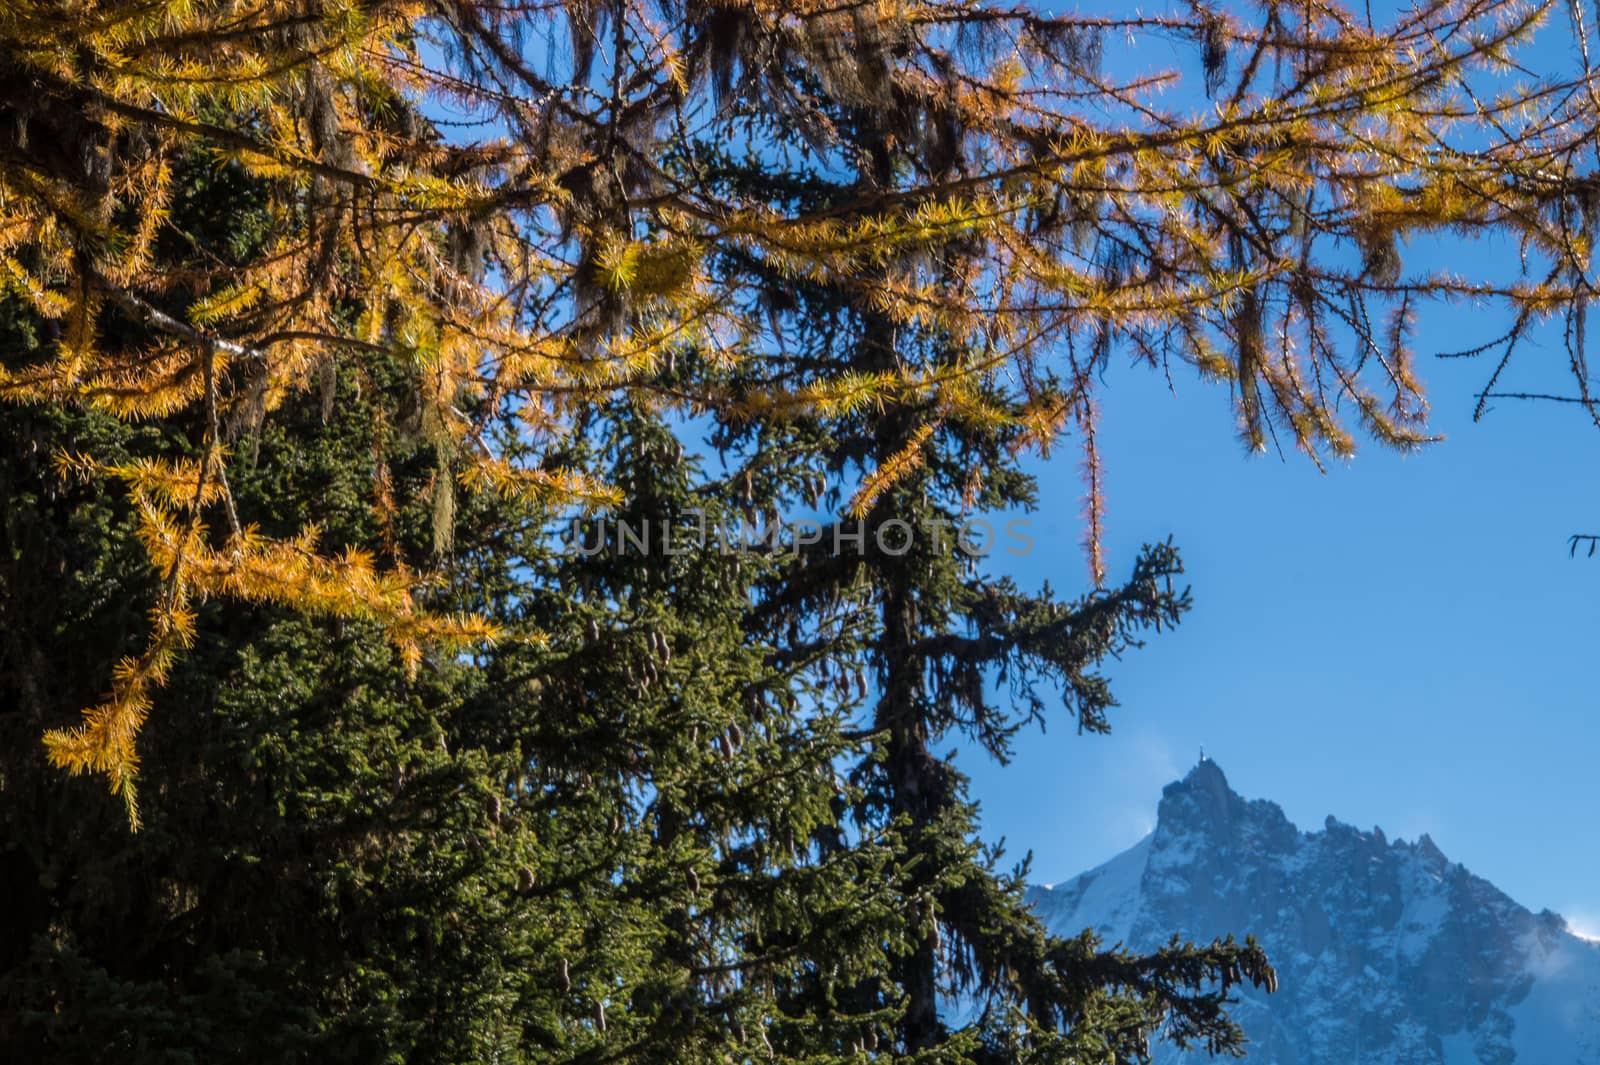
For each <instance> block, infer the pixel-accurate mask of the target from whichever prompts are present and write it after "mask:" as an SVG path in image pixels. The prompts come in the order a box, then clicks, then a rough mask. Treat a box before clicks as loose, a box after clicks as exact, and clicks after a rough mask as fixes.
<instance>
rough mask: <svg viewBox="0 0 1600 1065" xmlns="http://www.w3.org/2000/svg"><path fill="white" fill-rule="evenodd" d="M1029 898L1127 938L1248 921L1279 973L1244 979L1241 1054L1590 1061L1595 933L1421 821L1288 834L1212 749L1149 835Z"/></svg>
mask: <svg viewBox="0 0 1600 1065" xmlns="http://www.w3.org/2000/svg"><path fill="white" fill-rule="evenodd" d="M1030 898H1031V899H1032V901H1033V903H1034V906H1035V908H1036V909H1037V911H1038V912H1039V914H1040V916H1041V917H1043V919H1044V920H1045V922H1046V923H1047V924H1048V925H1049V926H1050V928H1051V929H1052V930H1053V931H1055V932H1057V933H1060V934H1063V935H1072V934H1076V933H1077V932H1079V931H1081V930H1083V929H1084V928H1089V927H1093V928H1096V929H1097V930H1099V931H1100V933H1101V934H1102V935H1103V936H1104V937H1105V938H1106V940H1107V942H1108V943H1115V942H1122V943H1125V944H1127V945H1128V946H1129V947H1131V948H1133V949H1137V950H1149V949H1153V948H1155V947H1157V946H1160V945H1161V944H1163V943H1165V942H1166V941H1167V940H1168V939H1169V938H1170V937H1171V936H1172V934H1173V933H1174V932H1176V933H1178V934H1180V935H1182V936H1183V937H1184V938H1185V939H1194V940H1210V939H1212V938H1214V937H1216V936H1221V935H1226V934H1227V933H1229V932H1232V933H1235V934H1236V935H1238V936H1239V937H1240V938H1243V937H1244V935H1246V934H1251V935H1254V936H1255V937H1256V938H1257V939H1258V940H1260V941H1261V943H1262V945H1263V946H1265V947H1266V948H1267V950H1268V952H1269V953H1270V954H1271V955H1272V960H1273V963H1274V965H1276V966H1277V969H1278V976H1279V988H1278V992H1277V994H1275V995H1270V996H1269V995H1265V994H1262V993H1259V992H1255V991H1250V990H1247V991H1245V992H1243V994H1242V1002H1241V1004H1240V1006H1239V1007H1238V1009H1237V1012H1236V1016H1237V1017H1238V1018H1239V1020H1240V1022H1241V1023H1242V1024H1243V1025H1244V1028H1245V1031H1246V1033H1247V1034H1248V1035H1249V1036H1250V1038H1251V1040H1252V1045H1251V1048H1250V1053H1249V1055H1248V1057H1247V1058H1246V1061H1247V1062H1248V1063H1249V1065H1600V945H1597V944H1595V943H1592V942H1590V941H1588V940H1584V939H1581V938H1579V937H1578V936H1576V935H1574V934H1572V932H1571V931H1570V930H1569V929H1568V928H1567V925H1566V922H1565V921H1564V920H1562V918H1561V917H1559V916H1557V915H1556V914H1553V913H1550V912H1548V911H1546V912H1543V913H1538V914H1535V913H1531V912H1529V911H1528V910H1527V909H1526V908H1524V907H1522V906H1520V905H1518V904H1517V903H1516V902H1514V901H1512V900H1511V899H1510V898H1508V897H1506V895H1505V894H1503V893H1502V892H1500V891H1499V890H1498V889H1496V888H1495V887H1494V885H1492V884H1490V883H1489V882H1488V881H1486V880H1483V879H1481V878H1480V877H1476V876H1473V875H1472V874H1471V873H1469V872H1468V871H1467V870H1466V869H1464V868H1463V867H1462V866H1460V865H1459V864H1456V863H1453V862H1451V861H1450V860H1449V859H1448V858H1446V857H1445V855H1444V854H1443V853H1441V852H1440V850H1439V848H1438V847H1437V846H1435V845H1434V843H1433V841H1432V840H1431V839H1429V838H1428V837H1427V836H1426V835H1424V836H1422V837H1420V838H1419V839H1418V840H1417V841H1416V842H1414V843H1408V842H1406V841H1403V840H1394V841H1390V840H1389V839H1387V838H1386V837H1385V836H1384V834H1383V831H1382V830H1381V829H1376V828H1375V829H1373V830H1372V831H1371V832H1363V831H1361V830H1359V829H1356V828H1354V827H1352V826H1350V825H1346V824H1342V823H1340V822H1339V821H1337V820H1335V819H1334V818H1332V817H1329V818H1328V819H1327V821H1326V823H1325V824H1324V826H1323V829H1322V831H1320V832H1302V831H1300V830H1299V829H1297V828H1296V827H1295V826H1294V825H1293V824H1292V823H1291V822H1290V821H1289V819H1288V818H1287V817H1285V816H1284V813H1283V811H1282V810H1281V809H1280V808H1279V807H1278V806H1277V805H1276V804H1275V803H1271V802H1267V801H1264V800H1260V799H1257V800H1253V801H1251V800H1246V799H1244V798H1241V797H1240V796H1239V795H1238V794H1237V793H1235V792H1234V791H1233V789H1232V788H1231V787H1229V785H1228V780H1227V777H1226V776H1225V775H1224V774H1223V771H1222V768H1221V767H1220V766H1219V765H1217V763H1216V762H1215V761H1212V760H1209V759H1202V760H1201V762H1200V763H1199V764H1198V765H1196V766H1195V767H1194V768H1193V769H1192V770H1190V772H1189V774H1188V775H1187V776H1186V777H1184V778H1183V779H1182V780H1179V781H1175V782H1173V783H1171V784H1169V785H1167V786H1166V788H1165V789H1163V791H1162V795H1161V804H1160V808H1159V813H1158V816H1157V822H1156V827H1155V830H1154V831H1152V832H1151V833H1150V835H1148V836H1146V837H1145V838H1144V839H1143V840H1141V841H1140V842H1139V843H1137V844H1136V845H1134V846H1133V847H1132V848H1131V849H1129V850H1127V851H1125V852H1123V853H1122V854H1120V855H1118V856H1117V857H1115V858H1113V859H1111V861H1109V862H1107V863H1105V864H1104V865H1102V866H1100V867H1098V868H1096V869H1092V870H1090V871H1089V872H1087V873H1084V874H1082V875H1081V876H1078V877H1076V878H1074V879H1073V880H1070V881H1067V882H1066V883H1063V884H1057V885H1054V886H1052V887H1048V888H1034V889H1031V891H1030ZM1207 1060H1210V1059H1209V1058H1208V1057H1207V1056H1206V1055H1204V1054H1203V1053H1200V1052H1190V1053H1187V1054H1185V1053H1184V1052H1181V1051H1178V1050H1176V1049H1175V1048H1172V1047H1170V1046H1167V1045H1162V1046H1160V1047H1158V1048H1156V1049H1155V1055H1154V1061H1155V1063H1156V1065H1180V1063H1184V1065H1187V1063H1190V1062H1200V1061H1207Z"/></svg>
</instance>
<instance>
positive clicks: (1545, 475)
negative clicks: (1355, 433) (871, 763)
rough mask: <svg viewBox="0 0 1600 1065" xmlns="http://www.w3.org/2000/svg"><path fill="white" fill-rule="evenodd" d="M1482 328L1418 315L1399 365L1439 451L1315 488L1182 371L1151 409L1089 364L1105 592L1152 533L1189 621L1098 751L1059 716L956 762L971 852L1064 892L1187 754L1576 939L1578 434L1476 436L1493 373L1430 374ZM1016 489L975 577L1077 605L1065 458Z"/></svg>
mask: <svg viewBox="0 0 1600 1065" xmlns="http://www.w3.org/2000/svg"><path fill="white" fill-rule="evenodd" d="M1442 250H1443V249H1434V250H1433V252H1434V253H1437V252H1440V251H1442ZM1454 254H1456V255H1458V256H1460V255H1463V254H1465V255H1469V256H1478V257H1484V256H1487V257H1491V258H1492V257H1495V256H1504V255H1506V254H1508V250H1507V249H1505V248H1495V247H1491V246H1484V245H1478V246H1473V247H1469V248H1466V249H1462V248H1461V247H1460V246H1457V247H1456V248H1455V252H1454ZM1428 257H1429V258H1431V257H1432V254H1430V255H1429V256H1428ZM1505 320H1506V319H1505V316H1504V314H1503V313H1501V312H1499V311H1496V310H1493V309H1483V308H1477V309H1475V308H1473V307H1471V306H1467V305H1459V304H1458V305H1451V306H1435V307H1431V308H1428V309H1426V310H1424V311H1423V313H1422V314H1421V315H1420V317H1419V326H1420V328H1419V330H1418V334H1417V337H1418V342H1417V345H1416V350H1417V354H1418V356H1419V362H1420V363H1421V364H1422V369H1423V371H1424V373H1425V376H1426V380H1427V381H1428V383H1429V385H1430V398H1431V399H1432V402H1433V405H1434V417H1435V423H1434V424H1435V428H1436V429H1438V430H1440V431H1442V432H1444V433H1445V434H1446V435H1447V439H1446V440H1444V441H1443V442H1441V443H1438V444H1434V445H1432V446H1430V447H1428V448H1426V449H1424V450H1423V451H1422V452H1421V453H1418V454H1412V455H1409V456H1399V455H1396V454H1394V453H1392V452H1386V451H1384V450H1382V449H1380V448H1379V447H1378V446H1377V445H1375V444H1369V445H1367V446H1366V447H1364V448H1363V449H1362V452H1361V453H1360V454H1359V455H1358V456H1357V457H1356V458H1355V459H1354V460H1353V461H1352V462H1350V463H1348V464H1335V465H1333V466H1331V467H1330V469H1329V472H1328V473H1327V474H1325V475H1324V474H1320V473H1318V472H1317V470H1316V468H1315V467H1314V466H1313V465H1312V464H1311V463H1310V462H1309V461H1307V460H1306V459H1304V458H1302V457H1300V456H1297V455H1293V454H1290V455H1288V456H1287V458H1285V459H1282V460H1280V459H1279V457H1278V456H1277V455H1275V454H1272V455H1247V454H1246V453H1245V452H1244V450H1243V449H1242V447H1241V446H1240V444H1239V443H1238V440H1237V438H1236V436H1235V435H1234V430H1233V422H1232V416H1231V414H1230V411H1229V407H1228V397H1227V393H1226V391H1225V390H1224V389H1220V388H1217V387H1215V386H1208V385H1204V384H1202V383H1200V382H1199V381H1197V380H1194V379H1182V378H1179V379H1178V380H1177V381H1176V386H1177V389H1176V393H1173V392H1171V391H1168V389H1167V387H1166V383H1165V382H1164V381H1162V380H1161V379H1160V378H1159V377H1157V376H1156V375H1154V374H1152V373H1150V372H1148V371H1144V370H1138V369H1133V368H1125V369H1122V370H1120V371H1118V370H1116V369H1114V370H1113V371H1112V373H1111V374H1110V375H1109V378H1108V384H1107V387H1106V389H1105V391H1104V392H1103V394H1102V396H1103V405H1104V425H1103V430H1102V435H1103V440H1102V446H1103V451H1104V457H1105V462H1106V477H1107V496H1108V500H1109V507H1108V511H1109V513H1108V544H1109V548H1110V565H1111V572H1112V576H1113V577H1115V576H1116V575H1117V574H1118V573H1119V572H1125V571H1126V569H1127V567H1128V566H1129V565H1131V563H1132V561H1133V558H1134V555H1135V553H1136V551H1137V549H1138V546H1139V544H1140V543H1142V542H1144V541H1147V540H1153V539H1160V538H1164V537H1166V536H1168V535H1171V536H1173V537H1174V539H1175V541H1176V542H1177V544H1178V545H1179V547H1180V548H1181V549H1182V551H1183V553H1184V558H1185V562H1186V566H1187V569H1188V576H1189V579H1190V582H1191V584H1192V587H1193V589H1194V598H1195V607H1194V610H1193V612H1192V613H1191V614H1190V616H1189V617H1188V618H1187V619H1186V620H1185V622H1184V623H1183V624H1182V625H1181V626H1179V627H1178V629H1177V630H1175V631H1173V632H1170V633H1164V634H1161V635H1159V636H1154V637H1152V639H1151V640H1150V642H1149V643H1148V644H1147V646H1146V647H1145V648H1143V649H1142V650H1137V651H1133V652H1130V654H1129V655H1128V656H1126V658H1125V660H1124V661H1123V662H1122V663H1120V664H1118V665H1116V666H1115V667H1114V669H1113V670H1112V673H1113V676H1114V677H1115V678H1116V680H1117V685H1116V690H1117V693H1118V696H1119V698H1120V699H1121V702H1122V704H1123V705H1122V707H1121V708H1120V710H1118V711H1117V712H1116V713H1115V716H1114V718H1113V728H1114V730H1115V731H1114V733H1113V734H1112V735H1111V736H1109V737H1096V736H1078V735H1077V734H1076V733H1075V731H1074V729H1073V728H1072V727H1071V724H1070V722H1068V721H1067V720H1066V719H1063V720H1062V721H1061V723H1060V724H1059V725H1058V726H1057V727H1056V728H1053V729H1051V730H1050V731H1049V732H1048V733H1047V734H1045V735H1037V734H1035V735H1032V736H1029V737H1021V738H1019V743H1018V753H1017V757H1016V759H1015V760H1014V761H1013V763H1012V764H1011V765H1010V766H1008V767H1006V768H1004V769H997V768H995V767H993V766H991V765H984V764H980V763H979V761H978V759H976V758H973V757H970V756H968V757H963V759H962V764H963V768H964V769H965V770H966V771H967V772H968V773H969V774H970V775H971V776H972V777H973V779H974V785H975V792H976V794H977V796H978V797H979V798H980V800H981V801H982V804H983V811H984V827H985V834H986V835H987V836H989V837H990V838H993V837H995V836H998V835H1004V836H1006V837H1007V839H1008V842H1009V846H1010V850H1011V852H1012V853H1013V854H1017V855H1020V853H1021V852H1022V851H1023V850H1026V849H1032V850H1033V851H1034V853H1035V877H1036V879H1039V880H1042V881H1046V882H1048V881H1054V880H1060V879H1065V878H1066V877H1068V876H1071V875H1073V874H1075V873H1077V872H1079V871H1081V870H1083V869H1086V868H1088V867H1090V866H1093V865H1095V864H1098V863H1099V862H1101V861H1103V860H1104V859H1106V858H1108V857H1110V856H1111V855H1112V854H1114V853H1116V852H1117V851H1119V850H1121V849H1122V848H1124V847H1126V846H1129V845H1131V844H1132V843H1134V842H1135V841H1136V840H1138V839H1139V838H1140V837H1141V836H1142V835H1143V834H1144V832H1146V831H1148V830H1149V828H1150V827H1151V826H1152V824H1153V820H1154V813H1155V807H1156V803H1157V800H1158V799H1159V797H1160V790H1161V787H1162V785H1163V784H1165V783H1167V782H1168V781H1169V780H1172V779H1174V778H1175V777H1177V776H1179V775H1181V774H1182V773H1184V772H1186V771H1187V770H1188V768H1189V767H1190V766H1191V765H1193V763H1194V762H1195V760H1196V757H1197V755H1198V751H1199V748H1200V747H1201V745H1204V747H1205V749H1206V753H1207V754H1208V755H1209V756H1212V757H1214V758H1215V759H1216V760H1217V761H1218V763H1219V764H1220V765H1221V766H1222V767H1223V769H1224V770H1225V771H1226V772H1227V773H1228V776H1229V779H1230V781H1231V783H1232V784H1233V786H1234V789H1235V790H1236V791H1239V792H1240V793H1241V794H1243V795H1245V796H1247V797H1253V798H1270V799H1272V800H1274V801H1276V802H1278V803H1279V804H1280V805H1282V806H1283V808H1284V810H1285V812H1286V813H1287V814H1288V815H1289V817H1290V818H1291V819H1292V820H1293V821H1295V822H1296V823H1297V824H1299V825H1300V826H1301V827H1302V828H1307V829H1314V828H1320V827H1321V825H1322V822H1323V819H1324V818H1325V817H1326V816H1327V815H1328V814H1330V813H1332V814H1334V815H1336V816H1337V817H1339V819H1340V820H1342V821H1346V822H1350V823H1353V824H1355V825H1358V826H1360V827H1362V828H1371V827H1372V826H1373V825H1380V826H1382V827H1383V829H1384V830H1385V831H1386V832H1387V833H1388V834H1389V835H1390V836H1391V837H1394V836H1396V835H1398V836H1401V837H1404V838H1408V839H1411V838H1415V837H1416V835H1418V834H1419V833H1421V832H1428V833H1430V834H1431V835H1432V836H1433V838H1434V840H1435V841H1436V842H1437V843H1438V844H1439V845H1440V847H1441V848H1442V849H1443V850H1444V851H1445V853H1446V854H1448V855H1449V856H1450V857H1451V858H1452V859H1453V860H1455V861H1459V862H1462V863H1463V864H1465V865H1466V866H1467V867H1468V868H1469V869H1471V870H1472V871H1473V872H1475V873H1478V874H1479V875H1481V876H1484V877H1487V878H1488V879H1490V880H1491V881H1493V882H1494V883H1496V884H1497V885H1498V886H1500V887H1501V888H1502V889H1503V890H1505V891H1507V892H1508V893H1509V894H1511V895H1512V896H1513V897H1514V898H1516V899H1517V900H1518V901H1520V902H1522V903H1524V904H1525V905H1528V906H1530V907H1532V908H1534V909H1539V908H1542V907H1549V908H1551V909H1555V910H1557V911H1559V912H1561V913H1563V914H1566V915H1567V916H1568V918H1569V919H1570V920H1571V921H1573V923H1574V924H1575V925H1576V926H1578V927H1581V928H1586V929H1588V930H1590V931H1596V930H1600V847H1596V846H1595V845H1594V843H1595V817H1596V813H1597V812H1600V798H1597V791H1596V788H1595V785H1594V783H1593V780H1594V775H1595V773H1594V771H1595V769H1596V767H1597V766H1600V723H1597V721H1596V718H1595V715H1594V713H1593V709H1594V707H1593V698H1592V685H1593V683H1594V680H1595V677H1594V673H1593V670H1592V668H1591V666H1590V664H1591V662H1593V661H1595V653H1594V652H1595V641H1596V636H1597V624H1596V622H1597V615H1600V601H1597V600H1596V596H1595V592H1596V590H1597V589H1600V557H1596V558H1595V559H1593V560H1586V559H1584V558H1583V557H1582V556H1581V554H1580V557H1579V558H1577V559H1572V558H1569V557H1568V552H1567V542H1566V538H1567V536H1568V535H1569V534H1571V533H1574V532H1583V531H1600V463H1597V461H1596V459H1597V458H1600V429H1597V428H1596V427H1595V426H1594V425H1593V424H1591V423H1590V422H1589V421H1588V420H1587V418H1586V417H1585V416H1583V414H1582V413H1581V411H1579V410H1578V409H1577V408H1571V407H1560V406H1553V405H1548V404H1531V403H1517V402H1500V403H1498V404H1497V405H1496V406H1495V408H1494V409H1493V410H1492V411H1491V412H1490V413H1489V414H1488V415H1487V416H1486V417H1485V418H1484V419H1483V420H1482V421H1480V422H1478V423H1473V421H1472V418H1471V414H1472V408H1473V401H1474V393H1475V390H1476V389H1477V388H1478V387H1481V385H1482V383H1483V381H1484V380H1485V379H1486V376H1487V374H1488V373H1489V371H1490V369H1491V366H1490V365H1488V364H1485V363H1481V362H1457V361H1448V362H1447V361H1441V360H1437V359H1433V358H1431V355H1432V353H1434V352H1436V351H1447V350H1454V349H1458V348H1463V347H1468V346H1471V345H1473V344H1475V343H1480V342H1482V340H1484V339H1487V338H1490V337H1493V336H1496V335H1498V334H1499V332H1500V331H1502V330H1503V328H1504V324H1505ZM1543 339H1544V340H1545V345H1544V346H1542V347H1535V348H1531V349H1529V350H1528V352H1527V353H1526V355H1525V357H1524V358H1525V361H1524V363H1523V365H1522V367H1521V369H1520V370H1519V371H1518V375H1519V378H1520V379H1521V380H1523V381H1525V382H1530V383H1531V382H1540V381H1542V382H1544V383H1546V384H1549V383H1555V384H1559V383H1560V373H1559V371H1560V369H1561V368H1562V367H1564V361H1565V357H1564V353H1563V352H1562V351H1561V350H1560V348H1559V347H1558V346H1557V343H1558V341H1559V335H1556V336H1549V337H1545V338H1543ZM1039 474H1040V481H1041V486H1042V491H1041V496H1042V499H1043V504H1042V506H1041V507H1040V509H1039V511H1038V512H1037V513H1036V514H1034V515H1033V516H1032V520H1033V526H1034V527H1033V535H1034V538H1035V539H1036V540H1037V541H1038V547H1037V549H1036V550H1035V551H1034V552H1033V553H1032V554H1031V555H1029V556H1027V557H1025V558H1021V559H1011V558H1007V557H1006V556H1003V555H996V556H995V565H996V568H997V569H999V570H1001V571H1003V572H1009V573H1012V574H1013V575H1015V576H1016V577H1018V578H1019V579H1020V580H1022V581H1024V582H1025V583H1028V584H1035V585H1036V584H1037V583H1038V582H1040V581H1042V580H1044V579H1046V578H1048V579H1050V580H1051V581H1052V583H1053V584H1055V585H1056V586H1057V587H1059V588H1062V589H1063V590H1065V589H1071V588H1081V587H1082V586H1083V584H1084V582H1085V563H1084V561H1083V557H1082V552H1081V550H1080V549H1079V547H1078V539H1079V536H1080V531H1081V524H1080V521H1079V518H1078V511H1079V502H1078V499H1079V493H1080V491H1081V486H1080V484H1079V481H1078V477H1077V472H1076V463H1075V456H1074V455H1073V453H1072V452H1071V450H1070V448H1069V449H1066V450H1064V451H1062V452H1061V453H1060V454H1059V455H1058V456H1057V458H1056V459H1055V460H1054V461H1052V462H1049V463H1043V464H1041V465H1040V466H1039Z"/></svg>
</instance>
